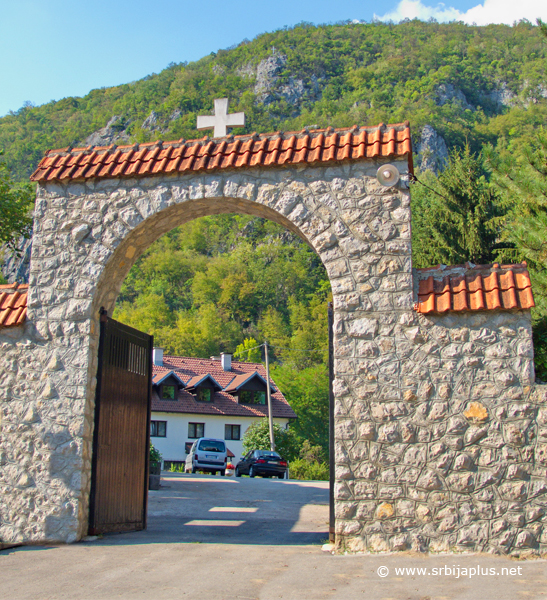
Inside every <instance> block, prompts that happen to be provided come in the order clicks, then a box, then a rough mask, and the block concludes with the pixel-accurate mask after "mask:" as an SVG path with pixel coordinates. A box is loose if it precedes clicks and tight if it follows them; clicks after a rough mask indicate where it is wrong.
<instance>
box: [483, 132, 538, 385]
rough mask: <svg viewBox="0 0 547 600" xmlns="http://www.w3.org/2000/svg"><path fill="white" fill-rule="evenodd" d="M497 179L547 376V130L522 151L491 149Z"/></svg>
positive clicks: (507, 230)
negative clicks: (530, 295) (530, 294)
mask: <svg viewBox="0 0 547 600" xmlns="http://www.w3.org/2000/svg"><path fill="white" fill-rule="evenodd" d="M489 160H490V164H491V167H492V169H493V172H494V181H495V182H496V184H497V185H498V186H499V188H500V189H501V190H502V194H503V196H504V199H505V203H506V205H507V206H508V207H509V213H508V216H507V222H506V225H505V227H504V229H503V237H504V239H505V240H507V241H508V242H510V243H511V244H512V245H513V246H514V250H512V252H511V253H508V258H509V259H510V260H513V261H515V260H518V261H520V260H525V261H526V262H527V264H528V270H529V272H530V277H531V280H532V288H533V291H534V298H535V302H536V308H535V309H533V311H532V318H533V330H534V348H535V362H536V373H537V375H538V376H539V377H541V379H543V380H546V379H547V131H546V130H545V129H541V130H540V131H538V132H537V134H536V136H535V137H534V139H533V140H531V141H530V143H529V144H527V145H526V146H525V147H524V148H522V149H521V150H520V151H515V150H514V149H512V148H508V149H506V150H505V151H504V152H502V153H501V154H499V155H496V154H495V153H493V152H492V151H490V152H489Z"/></svg>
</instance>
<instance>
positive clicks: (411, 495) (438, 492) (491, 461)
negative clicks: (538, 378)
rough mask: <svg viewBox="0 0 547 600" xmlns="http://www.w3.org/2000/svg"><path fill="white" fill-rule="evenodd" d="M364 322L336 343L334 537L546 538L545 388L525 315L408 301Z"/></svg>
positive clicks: (375, 543) (464, 544)
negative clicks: (408, 309)
mask: <svg viewBox="0 0 547 600" xmlns="http://www.w3.org/2000/svg"><path fill="white" fill-rule="evenodd" d="M340 329H342V328H340ZM344 329H346V327H344ZM366 331H368V332H369V333H368V334H366V335H363V336H361V339H357V340H356V339H354V338H355V336H354V335H353V336H352V335H351V330H350V331H348V334H349V335H347V336H346V337H345V339H344V338H342V337H339V338H338V344H341V345H339V346H338V348H337V350H336V352H337V355H338V356H340V355H344V356H346V357H347V358H345V359H344V360H345V363H346V365H347V366H346V367H344V368H343V369H342V371H343V370H344V369H346V370H347V371H348V374H347V375H344V374H342V372H341V369H340V366H341V365H340V361H339V362H338V369H337V370H338V373H337V375H338V376H337V380H336V388H337V396H338V397H339V398H341V399H342V402H340V403H339V411H340V408H341V407H342V405H343V404H346V406H345V410H343V411H342V412H341V413H340V412H339V413H338V415H337V437H338V443H337V453H336V477H337V480H338V481H337V486H336V498H337V500H338V503H337V507H336V515H337V523H336V527H337V532H338V534H339V540H338V541H339V544H340V545H341V546H342V547H346V548H348V549H350V550H355V551H357V550H372V551H385V550H407V549H412V550H415V551H426V550H429V551H436V552H449V551H463V550H473V551H486V552H496V553H507V552H511V553H520V554H522V553H526V552H537V551H539V550H541V551H544V550H545V547H546V546H545V543H546V542H547V537H546V536H545V535H544V534H543V526H544V515H545V508H546V507H547V497H546V496H545V493H546V492H547V480H546V474H547V445H545V441H547V438H546V436H547V429H546V427H545V425H546V424H547V411H546V406H545V399H546V394H547V389H543V387H544V386H537V387H534V386H533V385H532V384H533V381H534V372H533V362H532V356H533V348H532V343H531V327H530V316H529V314H527V313H524V312H519V311H515V312H494V313H490V312H482V313H476V314H470V313H459V314H456V313H453V314H451V315H448V316H434V317H426V316H423V315H417V314H414V315H413V314H412V313H406V314H402V315H400V317H399V318H397V317H396V316H394V317H392V318H390V319H389V320H386V319H385V317H384V318H379V319H378V320H377V322H372V320H371V321H369V323H368V326H367V328H366ZM350 357H351V358H350ZM355 373H358V374H359V375H360V380H357V381H356V375H355ZM367 380H368V381H367ZM546 387H547V386H546ZM356 390H357V394H356V393H355V391H356ZM538 441H539V442H540V443H538Z"/></svg>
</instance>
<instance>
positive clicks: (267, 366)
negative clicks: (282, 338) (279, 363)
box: [264, 341, 275, 452]
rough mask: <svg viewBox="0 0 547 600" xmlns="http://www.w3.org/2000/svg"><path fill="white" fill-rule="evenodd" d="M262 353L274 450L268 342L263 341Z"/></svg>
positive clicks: (272, 448) (273, 447)
mask: <svg viewBox="0 0 547 600" xmlns="http://www.w3.org/2000/svg"><path fill="white" fill-rule="evenodd" d="M264 355H265V357H266V395H267V398H268V423H269V424H270V450H271V451H272V452H273V451H274V450H275V438H274V428H273V415H272V390H271V388H270V361H269V358H268V342H266V341H265V342H264Z"/></svg>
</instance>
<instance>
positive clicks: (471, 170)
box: [412, 146, 505, 267]
mask: <svg viewBox="0 0 547 600" xmlns="http://www.w3.org/2000/svg"><path fill="white" fill-rule="evenodd" d="M504 214H505V209H504V208H503V207H502V204H501V201H500V196H499V194H498V192H497V191H496V190H495V189H494V187H493V186H492V185H491V184H490V183H489V181H488V179H487V172H486V170H485V168H484V164H483V157H482V156H481V155H478V156H476V155H474V154H472V153H471V151H470V149H469V146H466V147H465V148H464V149H463V150H454V151H453V152H452V153H451V154H450V158H449V162H448V165H447V166H446V168H445V169H444V171H442V173H440V175H439V176H438V177H436V176H435V175H434V174H433V173H431V172H430V171H427V172H426V173H424V174H419V176H418V179H417V182H416V183H415V185H414V186H413V188H412V244H413V263H414V266H415V267H429V266H432V265H434V264H436V263H442V264H448V265H456V264H461V263H464V262H467V261H470V262H472V263H476V264H484V263H490V262H493V261H494V260H496V258H497V255H498V252H499V249H500V248H501V247H503V246H505V244H503V243H502V242H500V239H499V236H500V228H501V225H502V223H503V219H504Z"/></svg>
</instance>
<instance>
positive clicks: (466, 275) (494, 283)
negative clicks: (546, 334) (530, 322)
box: [414, 263, 535, 314]
mask: <svg viewBox="0 0 547 600" xmlns="http://www.w3.org/2000/svg"><path fill="white" fill-rule="evenodd" d="M416 273H417V276H418V302H416V303H415V305H414V308H415V310H416V311H417V312H419V313H422V314H429V313H446V312H456V311H478V310H514V309H529V308H532V307H534V306H535V303H534V297H533V294H532V286H531V283H530V275H529V273H528V269H527V268H526V263H522V264H516V265H501V266H500V265H499V264H497V263H495V264H493V265H471V264H470V263H467V264H465V265H458V266H455V267H445V266H443V267H441V266H438V267H431V268H427V269H416Z"/></svg>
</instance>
